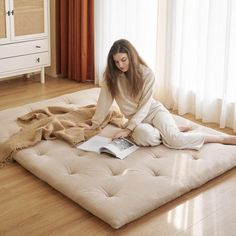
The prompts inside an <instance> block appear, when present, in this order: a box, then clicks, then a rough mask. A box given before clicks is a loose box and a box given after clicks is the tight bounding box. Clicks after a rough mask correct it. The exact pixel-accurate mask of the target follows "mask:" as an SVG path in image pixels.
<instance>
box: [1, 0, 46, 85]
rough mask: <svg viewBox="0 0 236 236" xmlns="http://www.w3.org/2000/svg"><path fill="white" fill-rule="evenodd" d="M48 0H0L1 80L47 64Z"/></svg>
mask: <svg viewBox="0 0 236 236" xmlns="http://www.w3.org/2000/svg"><path fill="white" fill-rule="evenodd" d="M49 45H50V44H49V0H0V80H1V78H6V77H11V76H15V75H20V74H29V73H32V72H36V71H40V72H41V83H44V81H45V79H44V67H45V66H49V65H50V46H49Z"/></svg>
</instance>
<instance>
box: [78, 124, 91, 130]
mask: <svg viewBox="0 0 236 236" xmlns="http://www.w3.org/2000/svg"><path fill="white" fill-rule="evenodd" d="M78 126H79V127H81V128H84V129H91V128H92V127H91V126H90V125H88V124H86V123H79V124H78Z"/></svg>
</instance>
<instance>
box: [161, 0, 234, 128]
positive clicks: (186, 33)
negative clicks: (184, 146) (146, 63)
mask: <svg viewBox="0 0 236 236" xmlns="http://www.w3.org/2000/svg"><path fill="white" fill-rule="evenodd" d="M168 10H169V11H168V16H169V18H168V19H169V33H168V44H167V60H166V73H165V74H166V77H165V81H164V83H165V84H164V85H163V87H164V88H165V99H164V100H165V101H164V104H165V105H166V106H167V107H168V108H173V109H176V110H178V112H179V114H181V115H182V114H186V113H192V114H195V116H196V118H197V119H201V120H202V121H203V122H215V123H218V124H219V125H220V127H222V128H224V127H230V128H233V130H234V131H235V132H236V1H235V0H225V1H222V0H178V1H177V0H175V1H171V3H170V4H169V8H168Z"/></svg>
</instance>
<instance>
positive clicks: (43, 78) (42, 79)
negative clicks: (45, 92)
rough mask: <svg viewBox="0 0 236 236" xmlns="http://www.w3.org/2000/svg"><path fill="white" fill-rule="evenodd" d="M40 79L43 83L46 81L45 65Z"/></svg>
mask: <svg viewBox="0 0 236 236" xmlns="http://www.w3.org/2000/svg"><path fill="white" fill-rule="evenodd" d="M40 81H41V83H42V84H44V83H45V70H44V67H42V68H41V73H40Z"/></svg>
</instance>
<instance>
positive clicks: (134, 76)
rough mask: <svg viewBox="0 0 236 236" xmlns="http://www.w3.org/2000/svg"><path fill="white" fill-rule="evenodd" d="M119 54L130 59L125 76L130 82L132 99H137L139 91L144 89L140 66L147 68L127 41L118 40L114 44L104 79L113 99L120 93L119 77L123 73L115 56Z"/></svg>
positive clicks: (109, 54) (108, 58)
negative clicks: (116, 62) (124, 54)
mask: <svg viewBox="0 0 236 236" xmlns="http://www.w3.org/2000/svg"><path fill="white" fill-rule="evenodd" d="M117 53H126V54H127V56H128V59H129V69H128V71H127V72H125V75H126V77H127V79H128V81H129V83H128V84H129V88H128V89H129V90H130V94H131V97H132V98H135V97H136V96H137V94H138V92H139V91H141V90H142V88H143V84H144V81H143V78H142V71H141V68H140V65H144V66H147V64H146V63H145V62H144V61H143V59H142V58H141V57H140V56H139V54H138V52H137V50H136V49H135V48H134V46H133V45H132V44H131V43H130V42H129V41H128V40H125V39H120V40H117V41H115V42H114V43H113V45H112V47H111V49H110V51H109V53H108V57H107V67H106V70H105V72H104V78H105V81H106V83H107V86H108V89H109V90H110V93H111V95H112V97H113V98H115V97H116V95H117V93H118V85H117V77H118V76H119V75H120V73H122V72H121V71H120V70H119V69H118V68H117V66H116V64H115V62H114V59H113V55H115V54H117Z"/></svg>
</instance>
